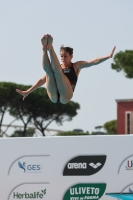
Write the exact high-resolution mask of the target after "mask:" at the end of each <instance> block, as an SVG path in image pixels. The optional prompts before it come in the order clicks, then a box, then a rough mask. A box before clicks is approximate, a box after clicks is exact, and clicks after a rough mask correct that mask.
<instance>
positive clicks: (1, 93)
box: [0, 82, 80, 137]
mask: <svg viewBox="0 0 133 200" xmlns="http://www.w3.org/2000/svg"><path fill="white" fill-rule="evenodd" d="M30 87H31V86H30V85H29V86H26V85H22V84H15V83H10V82H9V83H8V82H1V83H0V115H1V119H0V128H1V125H2V121H3V117H4V114H5V112H7V111H8V112H9V114H10V115H11V116H13V117H14V118H15V119H19V120H21V121H22V123H23V127H24V129H23V137H25V136H26V130H27V126H28V124H30V123H33V124H34V125H35V127H36V128H37V129H38V130H39V131H40V132H41V133H42V135H43V136H45V129H46V128H47V127H48V126H49V124H50V123H52V122H53V121H55V122H56V123H58V124H62V123H63V122H64V121H66V120H67V121H70V120H72V118H73V117H74V116H76V115H77V110H78V109H80V105H79V104H78V103H76V102H73V101H70V102H69V103H67V104H65V105H63V104H61V103H60V104H54V103H52V102H51V101H50V99H49V98H48V95H47V92H46V89H45V88H44V87H41V88H38V89H37V90H36V91H34V92H32V93H31V94H30V95H28V96H27V97H26V99H25V100H24V101H23V100H22V95H20V94H19V93H17V92H16V89H20V90H27V89H29V88H30ZM0 130H1V129H0Z"/></svg>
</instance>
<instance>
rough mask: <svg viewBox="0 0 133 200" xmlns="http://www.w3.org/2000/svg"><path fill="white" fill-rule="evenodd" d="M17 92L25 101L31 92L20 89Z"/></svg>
mask: <svg viewBox="0 0 133 200" xmlns="http://www.w3.org/2000/svg"><path fill="white" fill-rule="evenodd" d="M16 92H18V93H19V94H21V95H22V96H23V100H25V98H26V97H27V96H28V94H29V92H28V91H22V90H19V89H16Z"/></svg>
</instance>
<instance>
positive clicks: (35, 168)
mask: <svg viewBox="0 0 133 200" xmlns="http://www.w3.org/2000/svg"><path fill="white" fill-rule="evenodd" d="M18 166H19V168H20V169H22V170H23V172H24V173H26V172H27V173H41V172H42V166H41V165H39V164H37V165H35V164H30V165H26V162H23V163H21V162H20V161H18Z"/></svg>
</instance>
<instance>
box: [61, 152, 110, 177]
mask: <svg viewBox="0 0 133 200" xmlns="http://www.w3.org/2000/svg"><path fill="white" fill-rule="evenodd" d="M105 161H106V155H91V156H77V157H75V158H73V159H71V160H70V161H69V162H68V163H67V164H66V166H65V168H64V171H63V176H87V175H88V176H90V175H93V174H95V173H97V172H98V171H100V170H101V169H102V168H103V166H104V164H105Z"/></svg>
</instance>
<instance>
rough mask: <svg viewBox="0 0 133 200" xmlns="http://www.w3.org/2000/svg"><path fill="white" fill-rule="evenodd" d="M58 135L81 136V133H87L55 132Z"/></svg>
mask: <svg viewBox="0 0 133 200" xmlns="http://www.w3.org/2000/svg"><path fill="white" fill-rule="evenodd" d="M57 135H58V136H82V135H89V133H88V132H86V133H83V132H81V133H80V132H73V131H66V132H61V133H58V134H57Z"/></svg>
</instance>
